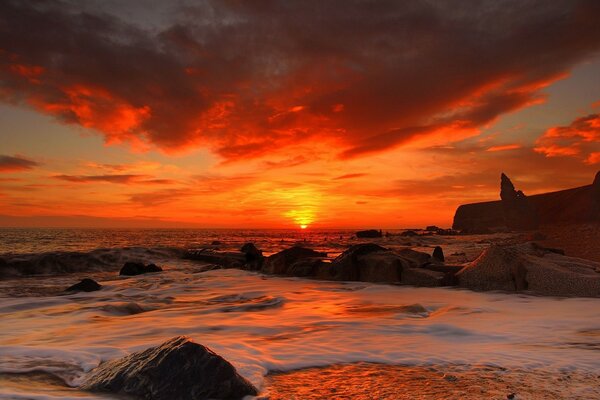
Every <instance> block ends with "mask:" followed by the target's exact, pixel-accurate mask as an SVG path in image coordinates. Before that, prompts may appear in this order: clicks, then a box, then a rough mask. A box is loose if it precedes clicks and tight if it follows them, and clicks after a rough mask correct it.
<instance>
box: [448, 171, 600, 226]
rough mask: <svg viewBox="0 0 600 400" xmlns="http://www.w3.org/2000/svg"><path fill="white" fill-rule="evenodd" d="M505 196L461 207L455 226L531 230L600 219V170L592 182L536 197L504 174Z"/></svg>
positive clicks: (502, 182)
mask: <svg viewBox="0 0 600 400" xmlns="http://www.w3.org/2000/svg"><path fill="white" fill-rule="evenodd" d="M507 193H508V194H507ZM501 198H502V199H501V200H497V201H488V202H482V203H472V204H463V205H461V206H459V207H458V209H457V210H456V213H455V215H454V223H453V225H452V228H453V229H456V230H460V231H470V232H481V231H489V230H506V229H512V230H528V229H536V228H537V227H538V226H547V225H558V224H561V225H562V224H580V223H590V222H596V221H600V172H598V173H597V174H596V177H595V179H594V182H593V183H592V184H591V185H586V186H580V187H576V188H572V189H565V190H559V191H556V192H549V193H542V194H537V195H533V196H525V194H523V192H521V191H520V190H519V191H516V190H514V186H513V185H512V182H510V179H508V177H506V175H504V174H502V177H501Z"/></svg>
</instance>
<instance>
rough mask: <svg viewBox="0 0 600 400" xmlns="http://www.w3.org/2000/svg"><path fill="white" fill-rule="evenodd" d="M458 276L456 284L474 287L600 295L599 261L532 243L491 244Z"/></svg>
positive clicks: (553, 294) (536, 292) (549, 294)
mask: <svg viewBox="0 0 600 400" xmlns="http://www.w3.org/2000/svg"><path fill="white" fill-rule="evenodd" d="M457 279H458V284H459V286H462V287H465V288H469V289H474V290H504V291H510V292H514V291H529V292H532V293H535V294H540V295H547V296H578V297H600V263H597V262H594V261H589V260H584V259H581V258H575V257H567V256H565V255H563V254H560V253H559V252H557V251H556V250H555V249H547V248H543V247H541V246H539V245H536V244H535V243H525V244H518V245H512V246H499V245H492V246H491V247H489V248H488V249H486V250H485V251H484V252H483V253H482V254H481V255H480V256H479V257H478V258H477V259H476V260H475V261H473V262H472V263H470V264H468V265H467V266H465V267H464V268H463V269H462V270H461V271H460V272H459V273H458V274H457Z"/></svg>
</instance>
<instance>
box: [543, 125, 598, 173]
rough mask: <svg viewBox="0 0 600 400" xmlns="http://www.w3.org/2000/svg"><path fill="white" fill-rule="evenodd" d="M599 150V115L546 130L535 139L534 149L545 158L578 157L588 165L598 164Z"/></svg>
mask: <svg viewBox="0 0 600 400" xmlns="http://www.w3.org/2000/svg"><path fill="white" fill-rule="evenodd" d="M599 149H600V114H590V115H587V116H584V117H580V118H577V119H575V120H574V121H573V122H571V123H570V124H569V125H567V126H557V127H553V128H550V129H548V130H546V132H545V133H544V134H543V135H542V136H540V137H539V138H538V139H537V141H536V143H535V148H534V150H535V151H536V152H538V153H540V154H543V155H545V156H546V157H565V156H571V157H579V158H581V159H582V160H584V162H586V163H588V164H595V163H597V162H598V154H599V152H598V150H599ZM594 150H596V151H594Z"/></svg>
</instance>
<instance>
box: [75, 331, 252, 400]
mask: <svg viewBox="0 0 600 400" xmlns="http://www.w3.org/2000/svg"><path fill="white" fill-rule="evenodd" d="M81 389H83V390H88V391H92V392H108V393H115V394H125V395H132V396H137V397H140V398H143V399H149V400H188V399H240V398H243V397H244V396H247V395H257V394H258V391H257V390H256V388H255V387H254V386H253V385H252V384H251V383H250V382H248V381H247V380H246V379H245V378H243V377H242V376H240V375H239V374H238V373H237V371H236V370H235V368H234V367H233V365H231V364H230V363H229V362H227V361H226V360H225V359H223V358H222V357H221V356H219V355H217V354H215V353H213V352H212V351H211V350H210V349H208V348H206V347H204V346H202V345H200V344H197V343H194V342H192V341H190V340H189V339H188V338H186V337H183V336H179V337H175V338H173V339H171V340H169V341H167V342H165V343H163V344H162V345H160V346H158V347H152V348H149V349H146V350H144V351H141V352H137V353H133V354H130V355H128V356H126V357H123V358H120V359H118V360H112V361H107V362H105V363H103V364H101V365H100V366H99V367H97V368H96V369H94V370H93V371H91V372H90V374H89V375H88V376H87V378H86V379H85V381H84V384H83V385H82V386H81Z"/></svg>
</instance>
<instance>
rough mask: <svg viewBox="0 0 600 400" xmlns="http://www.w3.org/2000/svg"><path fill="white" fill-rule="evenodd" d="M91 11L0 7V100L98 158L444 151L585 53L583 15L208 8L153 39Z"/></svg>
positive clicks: (250, 5) (593, 37)
mask: <svg viewBox="0 0 600 400" xmlns="http://www.w3.org/2000/svg"><path fill="white" fill-rule="evenodd" d="M85 7H87V8H85ZM91 7H93V6H90V5H87V6H85V5H81V4H80V3H78V2H69V3H66V2H65V3H63V2H19V1H13V0H7V1H4V2H2V4H1V5H0V49H2V50H1V51H0V80H2V82H3V86H2V88H1V89H0V98H1V99H3V100H4V101H8V102H12V103H18V104H26V105H28V106H30V107H33V108H35V109H37V110H39V111H41V112H43V113H46V114H50V115H52V116H54V117H56V118H57V119H59V120H60V121H63V122H66V123H71V124H77V125H80V126H83V127H86V128H90V129H93V130H96V131H98V132H99V133H101V134H102V135H104V137H105V138H106V140H107V141H108V142H122V141H126V142H130V143H133V144H135V145H139V146H148V145H154V146H157V147H159V148H161V149H164V150H166V151H173V150H179V149H185V148H187V147H190V146H208V147H210V148H211V149H213V150H214V151H215V152H217V153H218V154H220V155H221V156H222V157H224V158H226V159H228V160H236V159H240V158H249V157H259V156H263V155H265V154H271V153H273V152H275V151H277V150H279V149H281V148H284V147H287V146H290V145H295V144H297V143H299V142H310V141H314V140H317V139H318V141H319V142H322V141H326V142H327V143H333V144H337V145H339V146H341V155H342V157H354V156H358V155H361V154H365V153H369V152H376V151H382V150H385V149H388V148H390V147H392V146H399V145H406V144H409V143H412V142H415V141H419V140H428V139H429V138H433V139H435V140H439V141H446V142H449V141H456V140H460V139H463V138H465V137H466V136H470V135H475V134H477V133H478V130H479V128H480V127H482V126H485V125H486V124H489V123H490V122H492V121H494V119H495V118H497V117H498V116H499V115H502V114H503V113H506V112H509V111H512V110H515V109H518V108H521V107H525V106H527V105H529V104H532V103H535V102H539V101H541V100H542V97H541V96H540V93H539V90H540V88H541V87H543V86H544V85H547V84H548V83H549V82H552V81H553V80H555V79H558V78H559V77H561V76H563V75H564V73H565V71H568V70H569V69H570V68H571V67H572V66H573V65H574V64H576V63H577V62H580V61H581V60H584V59H586V58H587V57H589V56H590V55H592V54H593V53H594V52H595V51H597V50H598V49H599V48H600V31H599V30H598V29H597V27H598V23H599V21H598V15H600V3H599V2H598V1H594V0H581V1H558V2H553V3H552V4H550V5H548V4H544V6H543V7H541V6H540V4H537V3H536V2H525V3H523V2H521V1H517V0H515V1H514V4H512V5H511V4H506V3H502V5H495V3H487V2H483V3H477V4H471V3H470V4H468V5H467V4H465V5H464V6H460V5H459V6H456V5H454V6H452V7H450V6H448V5H446V4H445V3H443V2H434V3H431V2H426V1H423V2H419V1H417V2H409V3H406V2H389V3H384V4H380V5H378V6H373V5H372V4H369V3H365V2H360V1H339V2H336V1H328V2H320V3H310V2H293V3H288V2H266V3H260V4H257V3H255V2H221V1H211V0H209V1H207V2H203V3H201V4H200V5H197V6H193V7H187V8H185V9H184V10H182V12H181V15H179V16H178V18H175V19H173V21H171V22H169V21H164V23H163V24H162V25H161V26H162V28H161V29H162V30H161V31H159V32H158V33H155V32H156V29H147V30H144V29H143V28H140V27H138V25H134V24H130V23H127V22H125V21H123V20H120V19H118V18H116V17H114V16H111V15H109V14H106V13H100V12H96V11H95V10H93V9H92V8H91ZM117 11H118V10H117ZM207 15H210V23H205V21H206V18H207V17H206V16H207ZM198 21H202V22H198ZM49 32H51V34H49Z"/></svg>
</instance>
